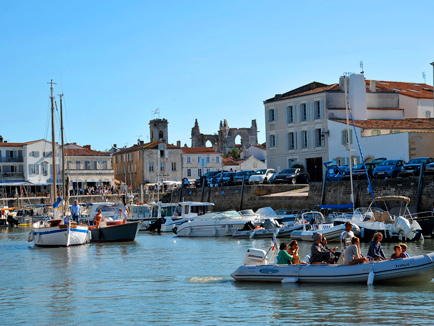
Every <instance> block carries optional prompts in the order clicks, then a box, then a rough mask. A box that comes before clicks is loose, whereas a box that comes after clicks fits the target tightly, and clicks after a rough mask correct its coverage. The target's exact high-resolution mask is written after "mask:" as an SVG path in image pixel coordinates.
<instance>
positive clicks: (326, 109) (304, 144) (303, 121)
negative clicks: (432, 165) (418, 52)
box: [264, 74, 434, 181]
mask: <svg viewBox="0 0 434 326" xmlns="http://www.w3.org/2000/svg"><path fill="white" fill-rule="evenodd" d="M345 80H346V81H347V83H348V84H347V86H348V90H349V94H350V95H349V103H350V107H351V109H352V114H353V118H354V120H355V125H356V128H358V129H357V134H358V137H359V140H360V145H361V148H362V151H363V154H364V156H365V157H385V156H386V157H388V158H390V159H393V158H396V159H404V160H408V159H411V158H413V157H414V155H417V156H420V155H421V154H424V155H422V156H432V155H433V154H431V153H432V151H431V150H429V149H428V146H425V145H422V144H424V143H425V142H424V141H421V139H426V140H429V139H431V137H432V135H431V133H433V132H434V130H433V129H432V127H429V125H430V124H431V122H430V121H431V117H433V116H434V115H433V87H432V86H430V85H427V84H421V83H406V82H389V81H375V80H365V79H364V76H363V75H360V74H353V75H351V76H350V78H348V79H345V78H343V77H341V78H340V80H339V83H337V84H331V85H326V84H322V83H318V82H312V83H310V84H307V85H304V86H301V87H299V88H296V89H294V90H291V91H289V92H287V93H284V94H277V95H275V96H274V97H273V98H270V99H268V100H266V101H265V102H264V105H265V118H266V137H267V166H268V167H269V168H275V169H276V170H277V171H281V170H283V169H285V168H288V167H291V166H292V165H294V164H295V163H299V164H302V165H304V166H305V167H306V170H307V171H308V172H309V173H310V175H311V180H317V181H319V180H322V175H323V162H325V161H329V160H337V161H339V162H340V164H349V163H350V158H349V157H348V151H346V147H345V146H346V144H347V143H352V144H353V145H352V148H353V149H355V150H357V147H356V146H355V142H356V139H355V135H353V130H350V133H349V134H347V131H346V125H345V123H344V122H346V120H345V115H346V112H345V106H346V105H345V93H344V88H345ZM344 120H345V121H344ZM412 121H418V122H414V123H413V122H412ZM423 121H425V122H423ZM351 129H352V128H351ZM403 133H404V134H403ZM372 136H375V137H374V138H375V139H374V138H373V137H372ZM415 139H419V141H417V142H416V143H414V140H415ZM351 161H352V163H357V162H360V161H361V157H360V154H359V152H358V150H357V151H355V152H354V154H353V155H352V158H351Z"/></svg>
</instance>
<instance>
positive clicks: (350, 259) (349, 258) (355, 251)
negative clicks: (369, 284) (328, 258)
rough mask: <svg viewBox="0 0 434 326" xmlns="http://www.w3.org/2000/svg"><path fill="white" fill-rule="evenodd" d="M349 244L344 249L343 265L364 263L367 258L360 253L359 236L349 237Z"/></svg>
mask: <svg viewBox="0 0 434 326" xmlns="http://www.w3.org/2000/svg"><path fill="white" fill-rule="evenodd" d="M351 243H352V244H351V246H349V247H348V248H347V249H345V252H344V262H345V265H356V264H358V263H365V262H367V261H368V258H365V257H362V254H361V253H360V241H359V238H357V237H353V238H352V239H351Z"/></svg>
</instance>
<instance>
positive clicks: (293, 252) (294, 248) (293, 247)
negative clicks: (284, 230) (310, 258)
mask: <svg viewBox="0 0 434 326" xmlns="http://www.w3.org/2000/svg"><path fill="white" fill-rule="evenodd" d="M287 252H288V254H289V255H290V256H292V264H295V265H297V264H299V263H300V256H299V255H298V243H297V240H292V241H291V242H290V243H289V246H288V250H287Z"/></svg>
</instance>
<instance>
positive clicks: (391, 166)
mask: <svg viewBox="0 0 434 326" xmlns="http://www.w3.org/2000/svg"><path fill="white" fill-rule="evenodd" d="M404 164H405V162H404V161H403V160H385V161H383V162H381V163H380V164H378V165H377V166H376V167H375V169H374V171H372V176H373V177H374V178H396V177H397V176H398V174H399V172H401V170H402V167H403V166H404Z"/></svg>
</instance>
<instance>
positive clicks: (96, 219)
mask: <svg viewBox="0 0 434 326" xmlns="http://www.w3.org/2000/svg"><path fill="white" fill-rule="evenodd" d="M103 221H104V219H103V217H102V213H101V210H100V209H98V213H97V214H96V215H95V226H96V227H97V228H98V227H99V222H103Z"/></svg>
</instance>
